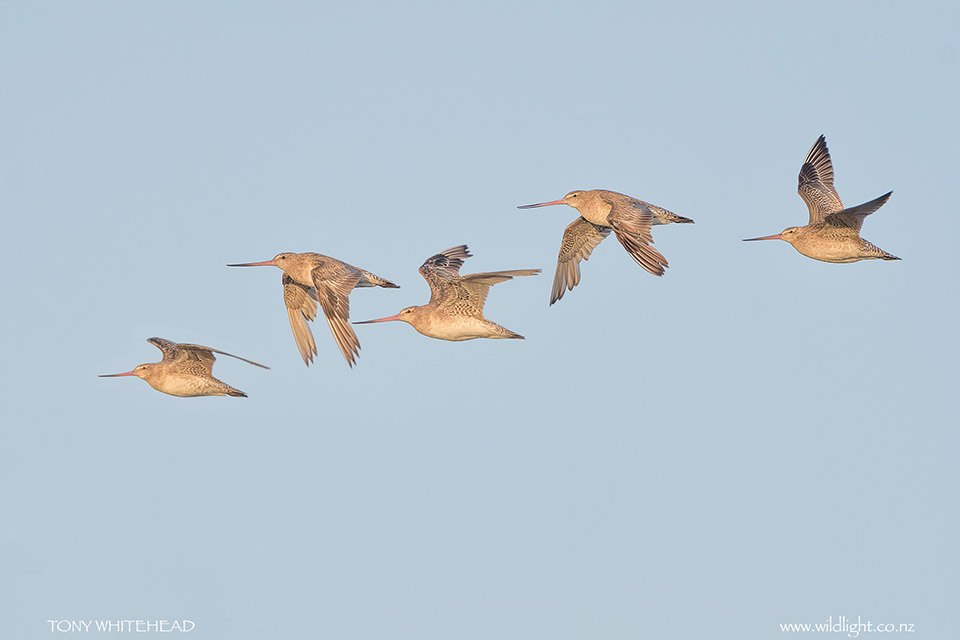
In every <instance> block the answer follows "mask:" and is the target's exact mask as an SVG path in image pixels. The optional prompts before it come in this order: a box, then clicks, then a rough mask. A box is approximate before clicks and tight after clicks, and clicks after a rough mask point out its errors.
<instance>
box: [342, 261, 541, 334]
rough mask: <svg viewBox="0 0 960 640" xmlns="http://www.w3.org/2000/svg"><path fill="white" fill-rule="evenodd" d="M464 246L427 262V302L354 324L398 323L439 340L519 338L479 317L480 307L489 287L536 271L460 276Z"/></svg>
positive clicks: (425, 271) (537, 271)
mask: <svg viewBox="0 0 960 640" xmlns="http://www.w3.org/2000/svg"><path fill="white" fill-rule="evenodd" d="M470 255H471V254H470V252H469V251H468V250H467V245H465V244H462V245H460V246H459V247H453V248H450V249H447V250H446V251H442V252H440V253H438V254H437V255H435V256H433V257H430V258H427V261H426V262H424V263H423V265H422V266H421V267H420V274H421V275H422V276H423V279H424V280H426V281H427V284H428V285H430V302H429V303H427V304H425V305H421V306H418V307H407V308H406V309H404V310H403V311H401V312H400V313H398V314H397V315H395V316H389V317H387V318H379V319H377V320H365V321H363V322H355V323H354V324H370V323H373V322H388V321H391V320H399V321H402V322H406V323H408V324H410V325H411V326H412V327H413V328H414V329H416V330H417V331H419V332H420V333H422V334H423V335H425V336H428V337H430V338H437V339H439V340H453V341H460V340H473V339H474V338H517V339H520V340H522V339H523V336H522V335H520V334H519V333H515V332H513V331H511V330H510V329H507V328H506V327H502V326H500V325H499V324H497V323H495V322H491V321H490V320H487V319H486V318H484V317H483V305H484V303H485V302H486V300H487V293H488V292H489V291H490V287H491V286H493V285H495V284H497V283H499V282H504V281H505V280H510V279H511V278H513V277H514V276H532V275H536V274H538V273H540V269H517V270H513V271H493V272H490V273H471V274H469V275H465V276H461V275H460V267H461V266H463V261H464V260H465V259H466V258H469V257H470Z"/></svg>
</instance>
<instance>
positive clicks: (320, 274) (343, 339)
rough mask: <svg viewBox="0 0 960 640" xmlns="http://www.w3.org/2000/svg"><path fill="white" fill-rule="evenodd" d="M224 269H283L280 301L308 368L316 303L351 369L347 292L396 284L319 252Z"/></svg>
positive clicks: (355, 345) (355, 344)
mask: <svg viewBox="0 0 960 640" xmlns="http://www.w3.org/2000/svg"><path fill="white" fill-rule="evenodd" d="M227 266H228V267H259V266H274V267H279V268H280V269H283V301H284V303H285V304H286V306H287V316H288V317H289V319H290V328H291V329H292V330H293V339H294V340H295V341H296V343H297V349H299V350H300V356H301V357H302V358H303V362H304V364H306V365H307V366H308V367H309V366H310V363H311V362H313V356H314V355H316V353H317V345H316V343H315V342H314V340H313V333H312V332H311V331H310V326H309V325H308V324H307V322H308V321H311V320H313V319H314V318H316V317H317V305H318V304H319V305H320V308H321V309H323V314H324V315H325V316H326V318H327V324H329V325H330V331H331V332H333V337H334V339H335V340H336V341H337V346H338V347H340V353H342V354H343V357H344V358H345V359H346V361H347V364H349V365H350V366H351V367H352V366H353V365H354V364H355V362H356V357H357V355H358V354H359V353H360V341H359V340H358V339H357V334H355V333H354V332H353V328H352V327H351V326H350V298H349V296H350V292H351V291H353V290H354V289H355V288H357V287H384V288H387V289H397V288H398V285H395V284H393V283H392V282H390V281H389V280H385V279H384V278H381V277H380V276H378V275H374V274H372V273H370V272H369V271H364V270H363V269H359V268H357V267H354V266H353V265H350V264H347V263H346V262H343V261H341V260H337V259H336V258H331V257H329V256H325V255H322V254H319V253H278V254H277V255H276V256H274V258H273V259H272V260H266V261H264V262H245V263H243V264H229V265H227Z"/></svg>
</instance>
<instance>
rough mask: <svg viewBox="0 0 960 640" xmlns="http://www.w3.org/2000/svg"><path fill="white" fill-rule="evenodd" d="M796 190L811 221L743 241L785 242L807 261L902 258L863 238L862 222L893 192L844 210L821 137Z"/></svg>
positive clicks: (828, 153) (828, 154) (803, 168)
mask: <svg viewBox="0 0 960 640" xmlns="http://www.w3.org/2000/svg"><path fill="white" fill-rule="evenodd" d="M797 191H799V193H800V197H801V198H803V201H804V202H806V203H807V208H808V209H809V210H810V222H809V223H808V224H807V225H806V226H804V227H788V228H786V229H784V230H783V231H781V232H780V233H778V234H776V235H772V236H763V237H761V238H746V239H745V240H744V242H752V241H754V240H785V241H787V242H789V243H790V244H792V245H793V248H794V249H796V250H797V251H799V252H800V253H802V254H803V255H805V256H807V257H808V258H813V259H814V260H822V261H823V262H856V261H858V260H870V259H879V260H899V259H900V258H898V257H897V256H895V255H893V254H891V253H887V252H886V251H884V250H883V249H881V248H880V247H878V246H877V245H875V244H873V243H871V242H867V241H866V240H864V239H863V238H861V237H860V227H862V226H863V219H864V218H866V217H867V216H868V215H870V214H871V213H873V212H874V211H876V210H877V209H879V208H880V207H882V206H883V205H884V203H885V202H886V201H887V200H888V199H889V198H890V194H891V193H893V191H889V192H887V193H885V194H883V195H882V196H880V197H879V198H876V199H875V200H871V201H870V202H866V203H864V204H861V205H857V206H856V207H850V208H849V209H844V208H843V202H841V201H840V196H839V195H837V190H836V189H835V188H834V186H833V162H831V160H830V151H829V150H828V149H827V141H826V138H824V137H823V136H822V135H821V136H820V137H819V138H817V141H816V142H815V143H813V147H811V149H810V152H809V153H808V154H807V157H806V158H804V160H803V166H802V167H800V177H799V184H798V187H797Z"/></svg>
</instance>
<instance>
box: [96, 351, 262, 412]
mask: <svg viewBox="0 0 960 640" xmlns="http://www.w3.org/2000/svg"><path fill="white" fill-rule="evenodd" d="M147 342H149V343H150V344H152V345H154V346H156V347H157V348H158V349H160V351H161V352H162V353H163V359H162V360H161V361H160V362H150V363H147V364H141V365H139V366H137V368H136V369H134V370H133V371H127V372H126V373H111V374H106V375H102V376H100V377H101V378H116V377H120V376H136V377H138V378H141V379H142V380H145V381H146V382H147V384H149V385H150V386H151V387H153V388H154V389H156V390H157V391H161V392H163V393H166V394H169V395H171V396H179V397H181V398H192V397H196V396H238V397H241V398H246V397H247V394H245V393H244V392H243V391H240V390H239V389H235V388H233V387H231V386H230V385H228V384H227V383H225V382H223V381H221V380H217V379H216V378H214V377H213V363H214V361H216V359H217V358H216V356H214V355H213V354H215V353H219V354H221V355H224V356H230V357H231V358H236V359H237V360H243V361H244V362H247V363H249V364H252V365H254V366H257V367H261V368H263V369H269V367H265V366H264V365H262V364H258V363H256V362H254V361H252V360H247V359H246V358H241V357H240V356H235V355H233V354H232V353H227V352H226V351H218V350H217V349H211V348H210V347H203V346H200V345H198V344H184V343H177V342H171V341H170V340H164V339H163V338H149V339H148V340H147Z"/></svg>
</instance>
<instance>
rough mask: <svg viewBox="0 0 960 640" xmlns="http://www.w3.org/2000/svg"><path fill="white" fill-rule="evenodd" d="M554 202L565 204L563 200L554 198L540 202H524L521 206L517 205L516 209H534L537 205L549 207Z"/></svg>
mask: <svg viewBox="0 0 960 640" xmlns="http://www.w3.org/2000/svg"><path fill="white" fill-rule="evenodd" d="M554 204H566V202H564V201H563V200H554V201H553V202H541V203H539V204H525V205H523V206H522V207H517V209H536V208H537V207H549V206H550V205H554Z"/></svg>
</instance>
